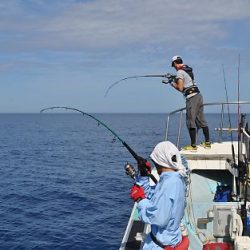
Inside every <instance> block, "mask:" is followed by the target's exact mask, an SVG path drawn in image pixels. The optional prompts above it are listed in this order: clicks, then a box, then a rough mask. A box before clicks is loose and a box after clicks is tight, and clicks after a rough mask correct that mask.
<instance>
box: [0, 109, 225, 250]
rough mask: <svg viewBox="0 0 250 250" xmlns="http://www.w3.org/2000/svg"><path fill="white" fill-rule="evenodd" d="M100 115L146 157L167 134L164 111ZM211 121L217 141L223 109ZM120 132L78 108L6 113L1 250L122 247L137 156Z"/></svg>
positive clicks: (1, 148) (0, 134) (1, 143)
mask: <svg viewBox="0 0 250 250" xmlns="http://www.w3.org/2000/svg"><path fill="white" fill-rule="evenodd" d="M94 115H95V116H96V117H97V118H98V119H100V120H101V121H103V122H104V123H105V124H107V125H108V126H109V127H110V128H111V129H113V131H115V133H117V134H118V136H120V137H121V138H122V140H124V141H126V142H127V144H129V145H130V146H131V147H132V148H133V149H134V150H135V151H136V152H137V153H138V154H139V155H141V156H143V157H148V156H149V154H150V153H151V151H152V149H153V147H154V146H155V145H156V144H157V143H158V142H160V141H162V140H163V139H164V136H165V127H166V125H165V124H166V118H167V116H166V115H163V114H94ZM207 120H208V122H209V126H210V131H211V138H212V140H215V137H216V136H217V133H218V132H214V127H219V125H220V123H219V122H220V116H219V115H217V114H213V115H212V114H209V115H207ZM177 124H178V119H174V120H173V122H172V125H171V126H172V127H173V128H172V130H171V131H170V139H171V140H172V141H173V142H174V143H175V142H176V137H175V136H174V135H176V134H177ZM182 133H183V135H182V138H181V146H183V145H184V144H186V143H189V138H188V136H187V130H186V127H185V125H184V128H183V129H182ZM227 136H228V135H227ZM113 138H114V136H113V135H112V134H111V133H110V132H109V131H108V130H107V129H105V128H104V127H102V126H98V124H97V122H95V121H94V120H92V119H90V118H89V117H86V116H82V115H81V114H77V113H70V114H68V113H67V114H48V113H45V114H0V189H1V193H0V218H1V223H0V249H86V250H88V249H105V250H106V249H107V250H112V249H114V250H117V249H118V248H119V245H120V242H121V240H122V237H123V233H124V231H125V228H126V225H127V222H128V219H129V215H130V212H131V208H132V205H133V203H132V201H131V200H130V198H129V189H130V187H131V186H132V184H133V182H132V179H130V178H129V177H127V176H126V174H125V173H124V169H123V167H124V164H125V163H126V162H127V161H128V162H130V163H132V164H134V165H135V161H134V160H133V158H132V156H131V155H130V154H129V153H128V151H127V150H126V149H125V148H124V147H123V146H122V144H121V142H120V141H119V140H116V141H115V142H114V140H113ZM202 139H203V138H202V136H200V140H202Z"/></svg>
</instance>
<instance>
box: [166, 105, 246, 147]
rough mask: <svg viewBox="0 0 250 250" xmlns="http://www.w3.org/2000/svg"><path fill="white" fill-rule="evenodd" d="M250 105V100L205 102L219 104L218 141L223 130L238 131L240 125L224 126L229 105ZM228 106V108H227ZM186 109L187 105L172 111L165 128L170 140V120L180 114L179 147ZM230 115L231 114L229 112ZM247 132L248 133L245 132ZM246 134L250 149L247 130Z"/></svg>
mask: <svg viewBox="0 0 250 250" xmlns="http://www.w3.org/2000/svg"><path fill="white" fill-rule="evenodd" d="M247 104H248V105H249V104H250V101H239V102H238V101H234V102H213V103H204V104H203V106H204V107H205V106H218V107H219V108H220V125H219V128H216V129H215V130H217V131H218V132H219V136H218V142H221V141H222V134H223V131H228V132H232V131H238V127H237V128H224V124H225V113H226V112H228V113H229V105H230V106H231V105H235V106H236V107H237V106H238V107H239V106H240V105H247ZM226 107H227V109H226ZM185 111H186V107H184V108H181V109H177V110H175V111H173V112H170V113H169V114H168V116H167V122H166V130H165V140H168V138H169V130H170V121H171V118H172V117H173V116H174V115H179V117H178V124H177V126H176V128H177V135H176V146H177V147H178V148H179V146H180V138H181V131H182V124H183V114H184V113H185ZM228 115H229V114H228ZM245 133H246V134H245ZM245 133H244V135H247V136H246V138H247V141H248V149H249V139H250V138H249V135H248V134H247V132H246V131H245ZM247 152H249V150H248V151H247Z"/></svg>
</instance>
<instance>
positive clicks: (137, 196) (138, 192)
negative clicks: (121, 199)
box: [130, 184, 145, 202]
mask: <svg viewBox="0 0 250 250" xmlns="http://www.w3.org/2000/svg"><path fill="white" fill-rule="evenodd" d="M130 197H131V199H133V200H134V201H135V202H137V201H138V202H139V201H140V200H142V199H145V194H144V189H143V187H140V186H138V185H136V184H135V185H134V186H133V187H132V188H131V190H130Z"/></svg>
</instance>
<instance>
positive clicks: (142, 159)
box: [40, 106, 157, 183]
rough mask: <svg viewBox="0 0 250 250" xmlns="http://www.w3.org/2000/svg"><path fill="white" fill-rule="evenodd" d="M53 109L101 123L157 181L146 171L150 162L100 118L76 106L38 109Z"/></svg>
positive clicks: (43, 110) (140, 166)
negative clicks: (72, 112) (68, 111)
mask: <svg viewBox="0 0 250 250" xmlns="http://www.w3.org/2000/svg"><path fill="white" fill-rule="evenodd" d="M53 109H66V110H72V111H76V112H79V113H81V114H82V115H83V116H84V115H86V116H88V117H90V118H91V119H93V120H95V121H97V123H98V125H102V126H103V127H104V128H106V129H107V130H108V131H109V132H110V133H111V134H112V135H113V136H114V137H115V138H116V139H118V140H119V141H120V142H121V143H122V144H123V146H124V147H125V148H126V149H127V150H128V151H129V153H130V154H131V155H132V156H133V157H134V159H135V160H136V161H137V165H138V168H139V169H140V170H141V171H143V172H144V174H145V175H147V176H149V177H150V178H151V179H152V181H153V182H154V183H157V179H156V178H155V177H154V176H153V175H152V174H151V173H150V172H149V171H148V168H149V166H150V165H149V164H150V163H149V162H148V161H147V160H146V159H144V158H143V157H141V156H139V155H138V154H136V152H135V151H134V150H133V149H132V148H131V147H130V146H129V145H128V144H127V143H126V142H125V141H124V140H123V139H122V138H121V137H120V136H118V135H117V134H116V133H115V132H114V131H113V130H112V129H111V128H110V127H108V126H107V125H106V124H105V123H104V122H102V121H101V120H99V119H97V118H96V117H95V116H93V115H91V114H89V113H86V112H84V111H82V110H79V109H76V108H71V107H63V106H57V107H49V108H44V109H42V110H40V113H43V112H45V111H47V110H53ZM147 167H148V168H147Z"/></svg>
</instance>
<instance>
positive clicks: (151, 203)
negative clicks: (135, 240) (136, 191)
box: [137, 172, 186, 249]
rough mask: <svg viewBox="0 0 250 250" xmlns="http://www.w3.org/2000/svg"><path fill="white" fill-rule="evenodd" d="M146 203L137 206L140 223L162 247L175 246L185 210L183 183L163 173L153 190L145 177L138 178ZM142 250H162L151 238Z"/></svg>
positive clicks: (169, 173)
mask: <svg viewBox="0 0 250 250" xmlns="http://www.w3.org/2000/svg"><path fill="white" fill-rule="evenodd" d="M137 183H138V184H139V185H141V186H142V187H143V188H144V190H145V194H146V197H147V199H143V200H141V201H140V202H139V203H138V206H137V208H138V214H139V218H140V220H142V221H143V222H144V223H148V224H150V225H151V231H152V233H153V234H154V235H155V237H156V238H157V239H158V240H159V241H160V242H162V243H163V244H164V245H172V246H175V245H177V244H178V243H179V242H180V241H181V230H180V223H181V219H182V217H183V215H184V209H185V190H186V186H185V181H184V179H183V178H182V177H181V176H180V174H179V173H178V172H163V173H162V174H161V175H160V180H159V182H158V183H157V185H156V186H153V187H152V186H150V185H149V180H148V177H139V179H138V180H137ZM143 249H162V248H160V247H159V246H158V245H156V244H155V243H154V242H153V241H152V239H151V237H150V235H148V236H147V238H146V240H145V243H144V246H143Z"/></svg>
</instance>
